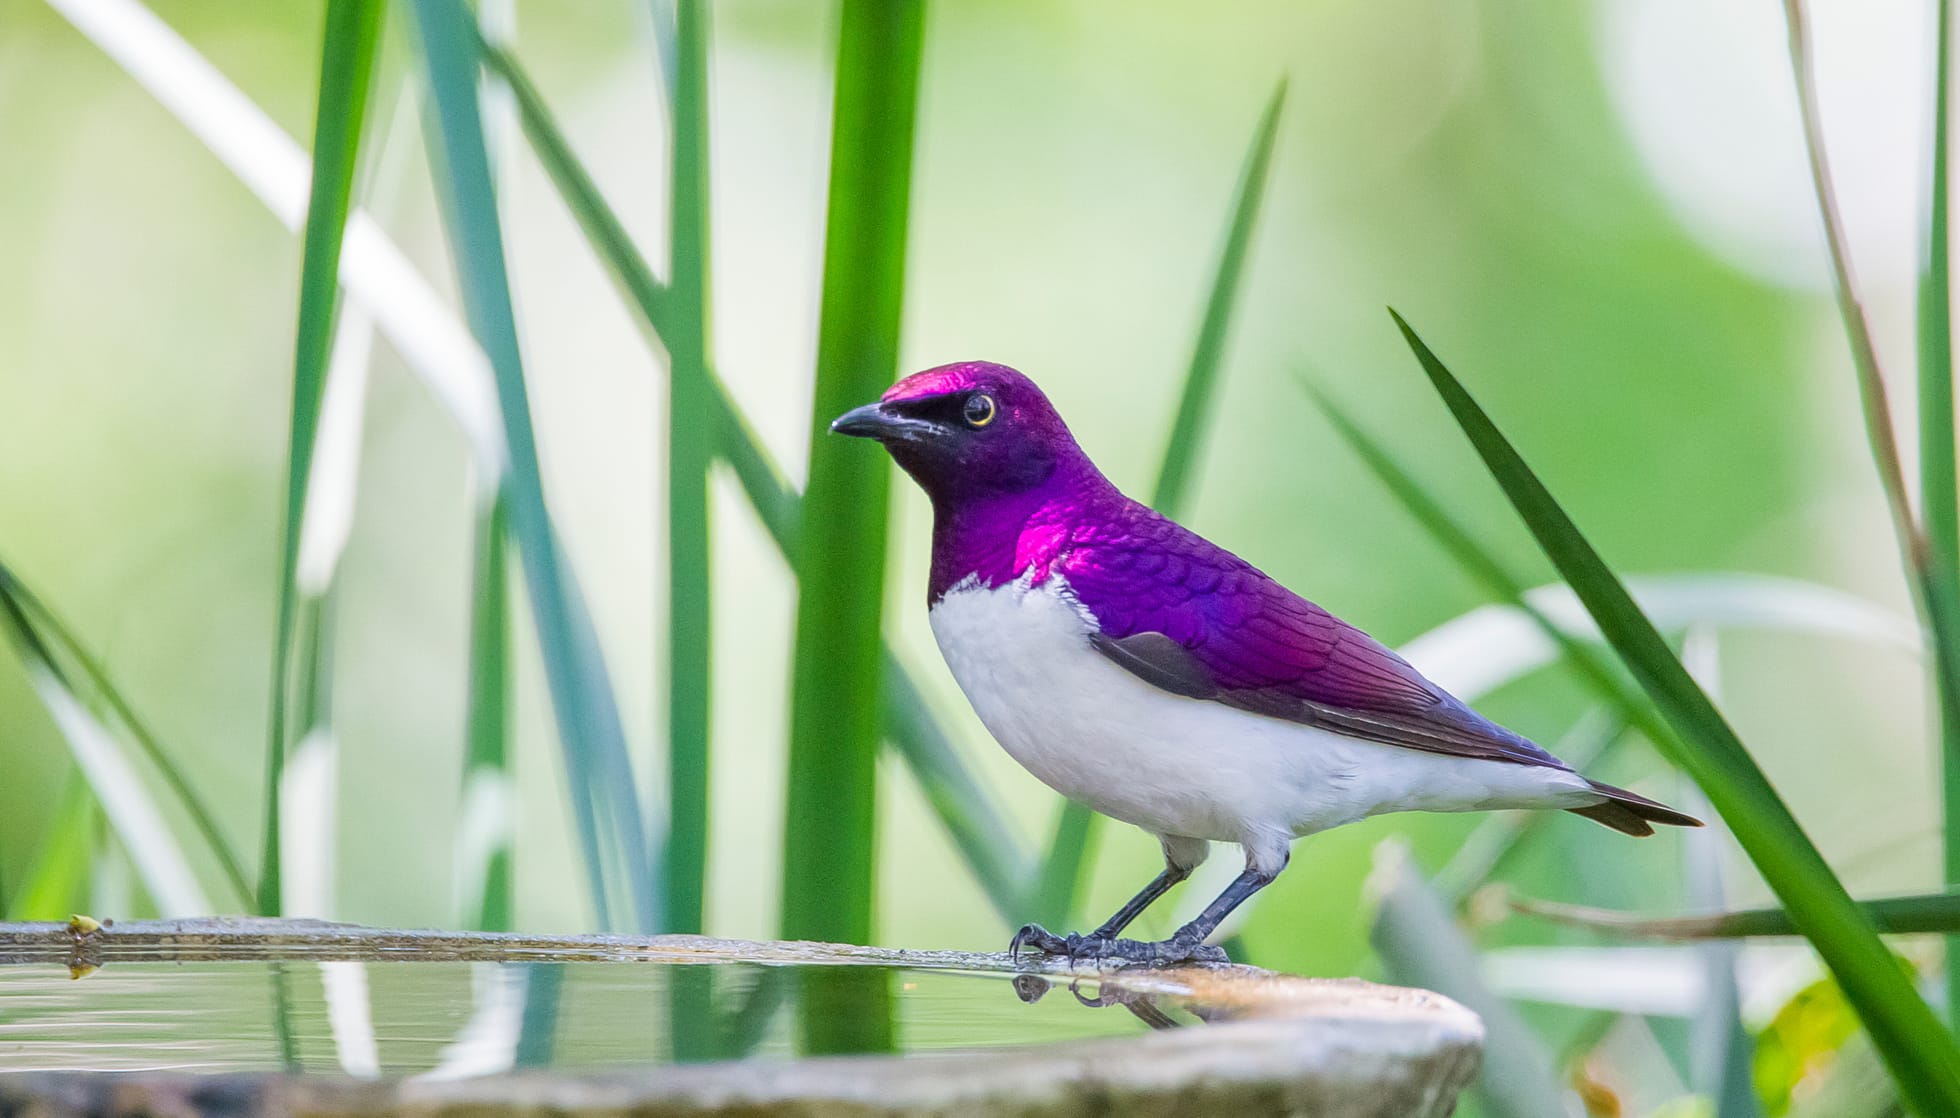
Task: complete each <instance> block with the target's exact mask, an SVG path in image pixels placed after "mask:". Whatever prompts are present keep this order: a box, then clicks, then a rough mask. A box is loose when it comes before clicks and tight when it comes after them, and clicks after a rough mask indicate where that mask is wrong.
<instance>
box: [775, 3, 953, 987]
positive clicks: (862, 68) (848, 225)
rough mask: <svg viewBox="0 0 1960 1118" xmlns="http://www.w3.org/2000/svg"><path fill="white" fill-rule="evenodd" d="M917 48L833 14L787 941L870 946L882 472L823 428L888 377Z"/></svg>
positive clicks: (896, 23) (858, 15)
mask: <svg viewBox="0 0 1960 1118" xmlns="http://www.w3.org/2000/svg"><path fill="white" fill-rule="evenodd" d="M924 39H925V5H924V4H923V3H921V2H920V0H845V2H844V9H843V17H842V22H841V25H840V27H839V31H838V40H837V77H836V93H835V97H834V99H833V109H832V122H833V123H832V131H831V158H830V200H829V206H828V214H827V217H826V227H825V232H824V270H823V297H822V310H821V313H820V319H819V321H820V325H819V327H818V332H817V380H816V393H815V399H814V400H813V401H812V403H811V417H810V427H811V441H810V470H809V478H810V483H809V488H808V489H807V490H806V491H805V493H804V496H803V512H804V515H803V518H802V523H803V528H802V535H803V538H802V545H801V547H800V548H799V551H798V558H797V563H796V576H797V588H798V592H797V606H796V646H795V653H794V660H793V664H794V670H795V676H794V682H793V684H792V691H791V699H790V739H789V805H788V812H787V819H786V820H785V823H784V834H785V836H786V841H785V844H784V845H785V849H784V857H783V903H782V929H783V934H784V936H785V937H786V938H789V939H829V940H835V941H838V942H841V943H867V942H869V941H870V937H871V905H872V889H873V881H874V875H873V869H872V863H873V855H874V841H873V840H874V815H875V811H874V803H875V797H876V793H877V779H878V772H877V756H878V745H879V742H880V740H881V731H882V729H883V727H882V725H881V719H880V707H879V701H880V699H879V695H880V682H881V681H880V676H881V668H882V666H883V658H882V650H883V641H882V638H881V633H880V628H881V618H882V616H883V612H884V610H883V606H884V582H885V580H884V573H885V524H886V517H887V512H888V505H889V494H890V489H891V467H890V465H889V464H888V463H887V462H886V461H885V459H884V457H883V456H882V455H879V454H874V453H869V452H867V449H866V448H865V447H864V446H862V445H854V444H853V442H852V440H849V439H834V438H831V437H830V436H829V434H828V429H829V423H830V420H831V419H832V418H833V417H835V416H838V415H841V414H843V413H844V412H845V411H846V410H848V409H850V408H853V407H856V406H857V405H859V404H862V403H863V402H864V401H866V400H872V399H876V398H877V396H878V394H879V393H880V392H882V391H884V389H885V386H886V385H888V384H890V383H891V382H892V380H893V379H894V378H895V374H896V370H897V367H898V330H899V308H900V306H901V304H902V302H903V299H904V293H905V235H906V229H907V218H906V213H907V209H908V205H909V202H910V200H911V184H912V124H913V117H914V114H915V112H916V110H917V107H918V92H919V60H920V55H921V47H922V44H923V42H924ZM807 1008H808V1006H807V1005H806V1009H807Z"/></svg>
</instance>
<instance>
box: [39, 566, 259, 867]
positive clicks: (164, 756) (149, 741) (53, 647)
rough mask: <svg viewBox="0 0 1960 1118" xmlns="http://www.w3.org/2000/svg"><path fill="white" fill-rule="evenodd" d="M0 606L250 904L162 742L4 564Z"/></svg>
mask: <svg viewBox="0 0 1960 1118" xmlns="http://www.w3.org/2000/svg"><path fill="white" fill-rule="evenodd" d="M0 604H4V605H5V606H6V607H7V608H6V609H5V610H0V621H15V622H17V624H16V625H9V630H10V632H12V631H13V630H14V629H15V628H16V627H17V628H18V630H19V634H18V636H17V637H16V639H21V640H26V641H28V642H29V643H30V644H31V645H32V646H33V647H34V648H36V649H40V650H42V651H43V652H46V653H48V655H47V656H46V657H44V658H45V659H46V660H47V662H48V663H49V664H52V665H55V666H56V668H57V675H58V676H59V677H60V678H61V679H63V680H64V681H70V682H71V685H72V683H83V684H86V687H87V689H88V695H89V697H90V698H91V699H92V700H93V701H94V702H95V703H96V704H99V706H100V707H102V708H103V709H106V710H107V711H108V713H109V714H110V716H111V717H112V719H113V721H114V722H115V724H116V725H117V726H119V727H121V728H122V730H123V731H124V732H126V733H127V734H128V735H129V738H130V740H131V741H132V742H133V743H134V744H135V746H136V748H137V750H138V751H139V752H141V753H142V754H143V756H144V757H145V758H146V759H147V760H148V761H149V762H150V764H151V765H152V766H153V767H154V768H155V769H156V771H157V775H158V776H160V777H161V778H162V779H163V783H164V787H165V788H167V789H169V790H170V794H171V795H172V796H173V797H174V798H175V799H176V801H177V804H178V806H179V807H181V808H183V810H184V813H185V814H186V815H188V816H189V817H190V820H191V825H192V826H193V827H195V828H196V829H197V832H198V835H199V837H200V838H202V839H203V840H204V845H205V847H206V849H208V850H209V851H210V852H211V857H212V858H213V859H214V860H215V861H216V862H217V864H218V869H219V870H220V872H222V873H223V875H224V878H225V882H226V884H227V885H229V886H230V887H231V889H232V891H233V893H234V894H236V896H237V898H238V901H239V903H240V904H244V905H249V904H251V903H252V899H253V892H252V886H251V884H250V879H248V878H247V877H246V875H245V870H244V864H243V863H242V862H241V861H240V860H239V858H238V854H237V852H236V851H235V850H233V849H232V846H231V844H230V843H229V842H227V841H226V840H225V836H224V832H223V831H222V830H221V829H219V827H218V821H217V816H216V815H214V814H213V813H212V811H211V809H210V808H209V807H208V806H207V805H206V804H205V802H204V798H203V797H202V796H199V795H198V794H197V791H196V789H194V788H192V787H191V783H190V779H189V778H188V777H186V776H185V775H184V771H183V770H182V769H180V768H178V766H177V763H176V762H175V761H174V760H172V759H171V757H170V754H169V753H168V752H167V751H166V750H165V749H164V748H163V743H162V742H161V740H160V739H158V738H157V736H156V735H155V734H154V733H152V732H151V731H150V729H149V727H148V725H147V724H145V723H144V722H143V720H142V719H140V718H138V717H137V716H136V708H135V707H133V706H132V705H130V702H129V700H128V699H127V698H125V697H124V696H123V693H122V691H121V690H119V689H118V688H117V687H116V685H115V683H114V681H112V680H111V679H110V678H109V673H108V672H107V670H105V669H104V668H103V667H102V665H101V663H100V662H99V661H97V660H96V659H95V657H93V656H91V655H90V654H89V653H88V650H87V649H85V648H83V647H82V644H81V642H80V641H79V640H77V639H76V638H75V630H74V628H73V627H72V626H70V625H69V624H68V623H67V622H65V621H63V620H62V619H61V618H60V617H59V616H58V615H57V614H55V612H54V611H53V610H52V609H50V608H48V605H47V603H46V602H44V601H43V600H42V599H41V597H40V596H39V595H37V594H35V593H34V592H33V591H32V590H30V589H29V588H28V587H27V585H26V584H25V583H23V582H21V581H20V580H19V579H18V578H16V577H15V576H14V573H13V571H12V570H10V569H9V568H8V567H7V566H6V565H5V564H0ZM68 665H72V666H73V668H74V669H75V672H76V673H79V680H77V678H76V675H75V674H73V673H70V672H69V671H68V670H67V666H68Z"/></svg>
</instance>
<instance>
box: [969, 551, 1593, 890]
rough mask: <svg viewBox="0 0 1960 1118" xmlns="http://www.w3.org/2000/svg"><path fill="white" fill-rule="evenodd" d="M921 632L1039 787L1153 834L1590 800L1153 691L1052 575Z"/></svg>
mask: <svg viewBox="0 0 1960 1118" xmlns="http://www.w3.org/2000/svg"><path fill="white" fill-rule="evenodd" d="M931 617H932V631H933V636H934V637H935V638H936V639H937V640H938V642H939V650H940V652H941V653H942V654H943V655H944V656H945V657H946V664H947V666H948V667H950V668H951V669H952V672H953V678H954V679H955V680H957V681H958V683H959V685H960V689H961V690H962V691H964V692H966V696H967V698H968V700H970V701H971V702H972V703H973V709H974V711H975V712H976V713H977V714H979V716H980V721H981V722H983V723H985V725H986V727H987V729H988V730H989V731H990V732H991V733H992V734H993V735H994V737H995V738H996V739H998V740H999V742H1000V744H1001V745H1002V746H1003V747H1005V748H1006V750H1007V752H1008V753H1009V754H1011V755H1012V756H1013V757H1014V759H1015V760H1016V761H1019V762H1020V763H1021V765H1022V766H1023V767H1025V768H1026V769H1027V770H1028V771H1029V772H1031V773H1033V774H1034V775H1035V777H1037V778H1038V779H1039V780H1041V782H1042V783H1044V784H1046V785H1048V786H1049V787H1050V788H1053V789H1055V790H1056V791H1057V792H1060V793H1061V794H1062V795H1064V796H1067V797H1068V798H1070V799H1072V800H1076V801H1078V802H1080V803H1083V804H1086V805H1088V806H1089V807H1091V808H1094V809H1095V810H1097V811H1099V812H1102V813H1103V814H1105V815H1109V816H1112V817H1114V818H1117V819H1121V820H1123V821H1125V822H1128V823H1133V824H1135V825H1137V826H1139V827H1142V828H1144V829H1145V830H1148V831H1151V832H1153V833H1156V834H1161V835H1181V836H1186V837H1190V838H1201V839H1215V840H1219V841H1223V842H1235V843H1241V844H1245V845H1247V846H1248V847H1252V846H1259V847H1266V848H1270V847H1271V846H1272V845H1273V844H1274V843H1275V842H1278V843H1280V844H1281V845H1280V851H1281V852H1282V855H1283V851H1284V845H1283V844H1284V842H1285V841H1286V840H1290V839H1292V838H1294V837H1296V836H1299V835H1305V834H1310V833H1312V832H1315V831H1321V830H1325V829H1327V828H1329V827H1334V826H1338V825H1340V824H1342V823H1350V822H1353V821H1355V820H1357V819H1362V818H1365V817H1367V816H1369V815H1375V814H1378V813H1381V812H1386V811H1471V810H1481V809H1488V808H1506V807H1578V806H1583V805H1586V804H1591V803H1597V802H1599V801H1600V798H1601V797H1600V796H1599V795H1598V794H1597V793H1593V792H1591V791H1590V790H1589V789H1588V788H1587V786H1586V783H1585V781H1584V779H1583V778H1581V777H1579V776H1577V775H1576V774H1573V773H1570V772H1566V771H1563V770H1559V769H1549V768H1541V767H1536V766H1530V765H1517V764H1511V763H1508V762H1502V761H1481V760H1474V759H1470V758H1462V757H1449V756H1443V755H1440V754H1434V753H1424V752H1421V751H1418V750H1412V749H1403V748H1399V747H1396V746H1389V745H1379V744H1376V743H1373V742H1364V741H1358V740H1356V739H1353V738H1346V737H1341V736H1338V735H1335V734H1330V733H1327V732H1326V731H1323V730H1317V729H1313V728H1311V727H1307V726H1301V725H1298V724H1296V723H1292V722H1285V721H1281V720H1279V719H1274V718H1267V717H1264V716H1262V715H1256V714H1251V713H1248V712H1246V711H1241V710H1235V709H1233V708H1231V707H1228V706H1225V705H1223V704H1220V703H1214V702H1207V701H1203V700H1198V699H1188V698H1185V697H1183V696H1181V695H1174V694H1171V693H1170V692H1168V691H1163V690H1160V689H1158V688H1156V687H1154V686H1152V685H1150V684H1148V683H1145V682H1144V681H1143V680H1141V679H1138V678H1137V677H1136V676H1134V675H1132V674H1130V673H1129V672H1128V671H1125V670H1124V669H1123V668H1121V667H1118V666H1117V665H1116V664H1115V663H1113V662H1111V661H1110V660H1109V659H1107V658H1106V657H1104V656H1103V655H1102V654H1101V653H1099V652H1097V651H1096V650H1095V649H1094V647H1092V646H1091V645H1090V643H1089V639H1088V635H1089V633H1090V632H1091V631H1092V628H1093V626H1094V624H1095V622H1094V619H1093V617H1091V616H1090V615H1089V614H1088V612H1087V611H1086V610H1084V609H1083V608H1082V607H1081V606H1080V605H1079V604H1077V603H1076V602H1075V601H1074V599H1073V597H1072V596H1070V595H1069V594H1068V593H1067V588H1066V585H1065V584H1063V582H1062V580H1061V579H1060V577H1058V576H1057V577H1052V578H1050V579H1049V581H1048V582H1047V583H1045V584H1043V585H1042V586H1039V587H1034V588H1029V587H1028V586H1026V585H1025V584H1023V583H1013V584H1009V585H1005V586H1000V587H996V588H993V589H987V588H984V587H981V586H979V585H978V583H977V582H970V583H963V584H961V585H960V586H958V587H955V588H954V589H953V590H952V591H950V592H948V593H947V594H946V596H945V597H944V598H942V599H940V601H939V602H938V604H937V605H935V606H934V607H933V609H932V615H931Z"/></svg>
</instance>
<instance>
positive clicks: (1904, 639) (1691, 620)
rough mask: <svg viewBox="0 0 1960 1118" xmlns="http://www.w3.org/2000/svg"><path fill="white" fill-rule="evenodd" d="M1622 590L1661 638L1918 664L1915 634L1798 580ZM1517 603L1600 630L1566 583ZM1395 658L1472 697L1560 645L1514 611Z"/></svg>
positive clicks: (1552, 655) (1561, 621) (1660, 582)
mask: <svg viewBox="0 0 1960 1118" xmlns="http://www.w3.org/2000/svg"><path fill="white" fill-rule="evenodd" d="M1626 582H1627V589H1628V591H1629V592H1631V593H1632V595H1633V599H1634V601H1636V602H1638V603H1639V605H1640V608H1641V609H1643V610H1645V611H1646V613H1647V616H1648V617H1649V618H1652V619H1653V622H1654V626H1655V627H1656V628H1658V629H1660V630H1661V631H1663V632H1667V631H1669V630H1676V629H1684V628H1687V627H1688V626H1690V625H1694V626H1702V627H1708V628H1713V629H1772V630H1782V631H1785V632H1799V633H1810V634H1816V635H1820V636H1836V637H1843V638H1845V639H1847V640H1860V641H1868V642H1871V643H1873V644H1880V645H1887V646H1891V647H1894V648H1896V649H1898V650H1899V651H1900V652H1901V653H1904V654H1907V655H1912V656H1917V655H1918V654H1919V651H1920V647H1921V642H1920V636H1919V627H1918V626H1917V625H1915V624H1914V623H1913V622H1912V621H1911V620H1909V619H1907V618H1905V617H1902V616H1900V615H1898V614H1896V613H1893V612H1892V611H1890V610H1888V609H1885V608H1883V607H1881V606H1877V605H1873V604H1872V603H1870V602H1868V601H1865V600H1864V599H1863V598H1859V597H1856V596H1855V595H1851V594H1847V593H1845V592H1844V591H1842V590H1834V589H1832V588H1830V587H1828V586H1820V585H1818V584H1817V583H1814V582H1804V581H1801V580H1799V579H1792V578H1780V577H1776V576H1773V575H1757V574H1676V575H1646V576H1632V577H1629V578H1628V579H1627V580H1626ZM1525 600H1526V601H1528V602H1530V603H1531V605H1532V606H1533V607H1534V608H1536V609H1537V610H1539V611H1540V612H1542V613H1543V614H1544V615H1545V616H1546V617H1547V618H1549V619H1550V620H1551V621H1552V623H1553V624H1555V625H1557V626H1558V627H1559V628H1560V629H1562V630H1564V631H1565V632H1567V633H1569V634H1571V635H1572V636H1575V637H1579V638H1581V639H1584V640H1591V641H1597V640H1598V639H1599V629H1598V627H1597V626H1595V625H1594V624H1593V623H1592V618H1591V617H1590V616H1588V615H1587V613H1586V611H1585V607H1584V606H1582V605H1580V604H1579V600H1578V598H1577V597H1575V596H1574V595H1573V593H1572V589H1571V588H1570V587H1568V586H1566V585H1565V584H1564V583H1553V584H1552V585H1550V586H1540V587H1538V588H1537V589H1535V590H1531V591H1528V592H1527V593H1526V594H1525ZM1400 651H1401V653H1402V656H1403V657H1404V658H1405V659H1407V660H1408V661H1409V663H1411V664H1414V665H1415V666H1416V669H1417V670H1418V671H1420V672H1422V674H1424V675H1426V676H1428V677H1429V678H1430V679H1432V680H1435V681H1436V682H1437V683H1438V684H1440V685H1441V686H1442V687H1443V688H1444V689H1445V690H1447V691H1449V692H1450V693H1452V694H1454V695H1456V696H1457V697H1458V698H1460V699H1463V700H1464V701H1465V702H1474V701H1475V700H1476V699H1477V698H1478V697H1480V696H1482V695H1485V694H1488V693H1489V692H1491V691H1494V690H1496V689H1498V688H1499V687H1502V686H1504V685H1505V684H1507V683H1510V682H1512V681H1514V680H1516V679H1519V678H1521V677H1523V676H1526V675H1529V674H1530V673H1532V672H1534V671H1537V670H1538V669H1540V668H1543V667H1546V666H1548V665H1550V664H1552V663H1554V662H1555V661H1557V660H1558V659H1559V657H1560V656H1561V655H1562V653H1561V652H1560V650H1559V647H1558V645H1557V644H1556V643H1555V642H1554V641H1553V640H1552V639H1551V638H1550V637H1548V636H1546V635H1545V633H1544V631H1543V630H1541V629H1540V628H1539V627H1538V625H1537V624H1536V623H1535V622H1534V621H1532V619H1531V618H1530V617H1528V616H1526V615H1525V613H1524V612H1523V611H1522V610H1519V609H1516V608H1513V607H1511V606H1506V605H1488V606H1479V607H1478V608H1476V609H1473V610H1471V611H1470V612H1469V613H1466V614H1463V615H1462V616H1460V617H1457V618H1455V619H1453V620H1450V621H1445V622H1444V623H1443V624H1441V625H1438V626H1437V627H1436V628H1434V629H1431V630H1430V631H1428V632H1427V633H1424V634H1423V635H1421V636H1419V637H1417V638H1415V639H1414V640H1412V641H1410V642H1409V643H1407V644H1405V645H1403V646H1402V648H1401V649H1400Z"/></svg>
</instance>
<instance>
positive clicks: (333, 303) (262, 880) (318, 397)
mask: <svg viewBox="0 0 1960 1118" xmlns="http://www.w3.org/2000/svg"><path fill="white" fill-rule="evenodd" d="M382 10H383V5H382V4H381V3H380V0H329V2H328V4H327V15H326V30H325V32H324V34H323V36H322V45H321V51H320V95H319V102H318V106H317V110H316V112H315V115H314V124H313V150H314V158H313V185H312V190H311V192H310V193H309V194H308V198H309V199H310V201H309V202H308V204H307V212H306V232H305V249H304V253H303V255H302V257H301V263H300V290H299V332H298V341H297V342H296V343H295V355H294V358H293V406H292V413H293V414H292V432H291V436H290V438H289V439H288V443H287V453H286V508H285V534H284V539H283V541H282V543H281V547H280V560H279V612H278V621H277V627H276V631H275V634H274V637H273V648H272V702H271V711H272V718H271V723H272V724H271V727H270V728H269V730H268V732H267V735H266V764H265V782H266V795H265V804H266V819H265V836H264V852H263V854H262V856H261V858H260V862H259V891H258V905H259V914H260V915H262V916H276V915H278V914H279V913H280V912H281V911H282V908H283V906H282V903H281V900H282V898H281V889H280V876H279V874H280V860H281V859H280V847H279V842H280V822H279V802H280V788H281V777H282V774H283V773H284V770H285V765H286V750H287V746H288V744H289V743H288V740H287V735H288V733H289V731H288V728H287V703H288V701H289V699H288V696H289V686H290V685H289V683H288V673H289V672H290V670H291V667H292V657H293V638H294V623H295V620H296V618H297V616H298V612H299V592H298V588H297V586H296V585H295V582H296V579H297V576H298V573H299V544H300V525H301V524H302V523H303V521H304V520H305V514H306V485H307V477H308V474H309V472H310V468H311V465H312V462H313V441H314V437H315V435H316V434H317V433H318V430H319V421H320V405H321V401H322V400H323V399H324V397H325V392H326V384H327V367H328V362H329V361H330V360H331V358H332V352H333V337H334V318H335V315H336V313H337V312H338V310H339V301H340V245H341V237H342V234H343V233H344V232H345V231H346V228H347V213H348V209H349V208H350V205H351V203H352V200H353V193H354V170H355V166H356V163H357V162H358V158H359V155H360V147H361V123H362V121H363V119H364V118H365V117H366V114H367V98H368V85H369V82H370V79H371V77H372V75H373V73H374V55H375V47H376V44H377V43H378V42H379V41H380V37H381V13H382Z"/></svg>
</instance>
